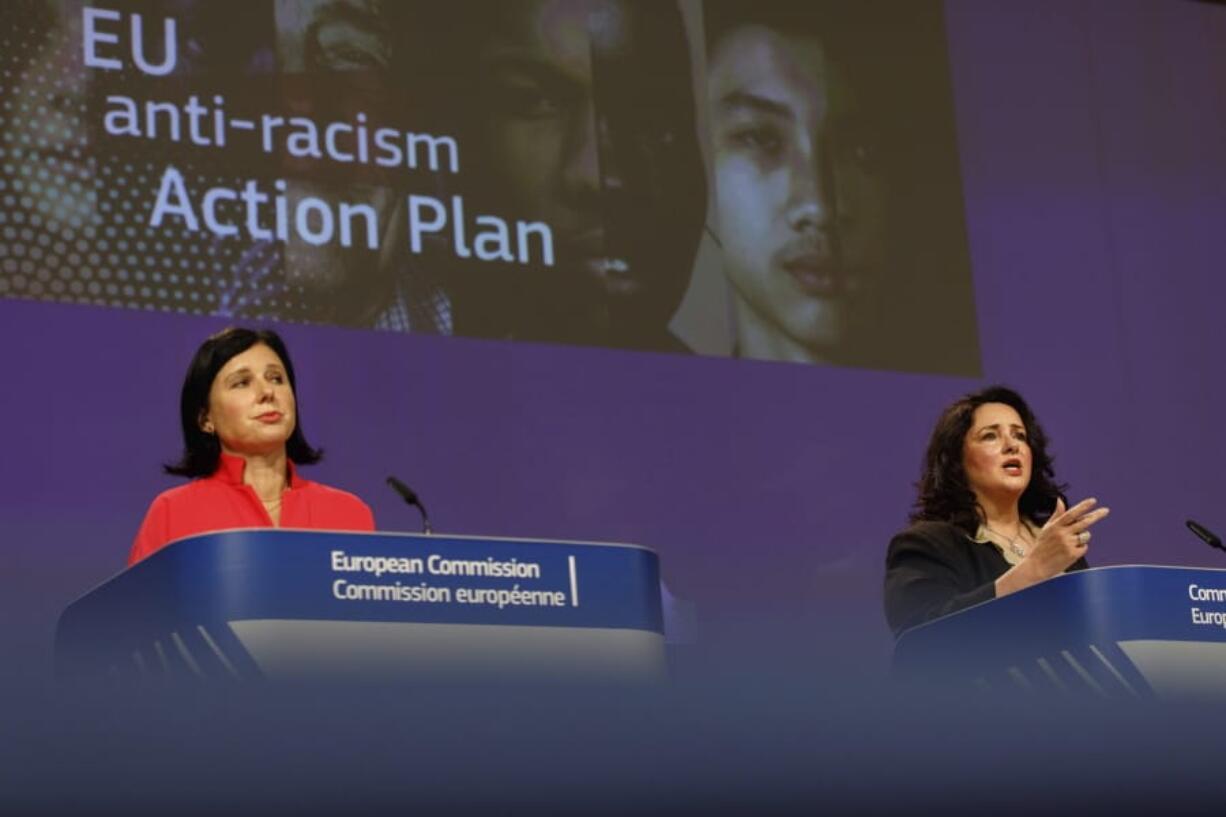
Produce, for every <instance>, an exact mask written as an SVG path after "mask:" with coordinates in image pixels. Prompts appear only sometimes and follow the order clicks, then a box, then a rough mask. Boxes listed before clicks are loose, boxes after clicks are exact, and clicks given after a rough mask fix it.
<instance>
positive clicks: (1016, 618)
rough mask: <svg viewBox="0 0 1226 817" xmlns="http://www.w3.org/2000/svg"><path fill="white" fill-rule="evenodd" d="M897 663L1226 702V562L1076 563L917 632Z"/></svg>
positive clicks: (904, 641)
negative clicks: (1224, 565)
mask: <svg viewBox="0 0 1226 817" xmlns="http://www.w3.org/2000/svg"><path fill="white" fill-rule="evenodd" d="M894 667H895V670H896V672H898V673H899V674H900V675H902V676H904V677H910V678H916V679H928V680H936V679H943V680H946V681H954V682H955V683H957V682H965V683H968V684H973V685H975V686H978V687H981V688H987V689H998V688H999V689H1006V688H1007V689H1013V690H1020V689H1025V690H1032V691H1040V690H1047V691H1059V692H1066V693H1082V692H1089V693H1091V694H1093V695H1096V696H1104V697H1108V698H1111V697H1123V698H1129V697H1136V698H1159V699H1164V700H1188V699H1202V700H1203V699H1214V700H1226V570H1211V569H1201V568H1186V567H1151V566H1138V565H1129V566H1119V567H1100V568H1094V569H1090V570H1082V571H1077V572H1073V573H1065V574H1063V575H1060V576H1056V577H1054V578H1052V579H1049V580H1047V581H1045V582H1043V583H1041V584H1038V585H1035V586H1034V587H1030V588H1028V589H1026V590H1024V591H1022V592H1020V593H1015V594H1012V595H1009V596H1005V597H1003V598H999V599H995V600H993V601H989V602H985V603H983V604H979V605H976V606H974V607H971V608H968V609H966V610H961V611H959V612H957V613H953V614H951V615H948V616H945V617H943V618H940V619H937V620H935V621H931V622H928V623H926V624H923V625H920V626H918V627H915V628H912V629H911V630H908V631H906V632H905V633H903V634H902V636H900V637H899V640H898V643H897V644H896V646H895V652H894Z"/></svg>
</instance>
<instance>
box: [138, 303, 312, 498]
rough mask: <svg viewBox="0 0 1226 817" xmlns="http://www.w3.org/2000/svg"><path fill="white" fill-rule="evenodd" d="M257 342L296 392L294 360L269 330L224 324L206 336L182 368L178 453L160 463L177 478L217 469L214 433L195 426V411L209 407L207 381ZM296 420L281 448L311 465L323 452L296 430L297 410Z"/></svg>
mask: <svg viewBox="0 0 1226 817" xmlns="http://www.w3.org/2000/svg"><path fill="white" fill-rule="evenodd" d="M258 343H262V344H264V345H265V346H267V347H269V348H270V349H272V350H273V351H274V352H276V353H277V357H279V358H281V362H282V363H284V364H285V375H286V377H287V378H289V387H290V389H291V390H292V391H293V392H294V393H295V394H297V390H298V387H297V381H296V380H295V378H294V363H293V361H291V360H290V357H289V350H288V349H286V348H285V341H283V340H281V336H280V335H278V334H277V333H276V332H274V331H272V330H271V329H246V328H243V327H230V328H229V329H224V330H222V331H221V332H218V333H217V334H215V335H212V336H211V337H209V338H207V339H206V340H205V341H204V343H202V344H200V348H199V349H197V350H196V354H195V355H194V356H193V357H192V362H191V363H190V364H189V365H188V367H187V375H186V376H185V377H184V378H183V391H182V392H181V393H180V395H179V423H180V425H181V427H182V430H183V455H182V456H181V457H180V458H179V459H178V461H176V462H172V463H167V464H166V465H164V466H162V468H163V469H164V470H165V471H166V473H168V474H175V475H176V476H181V477H206V476H208V475H209V474H212V473H213V472H214V471H216V470H217V465H218V463H219V462H220V461H221V443H220V441H218V439H217V436H216V435H214V434H206V433H205V432H204V431H203V430H202V429H201V428H200V417H201V414H202V413H203V412H205V411H207V410H208V407H209V390H210V389H211V388H212V387H213V380H214V379H215V378H216V377H217V373H218V372H220V371H221V369H222V367H223V366H225V365H226V363H227V362H229V360H230V358H232V357H234V356H236V355H239V354H241V353H243V352H245V351H247V350H248V349H250V348H251V347H252V346H255V345H256V344H258ZM297 415H298V416H297V422H296V423H295V424H294V431H293V433H292V434H291V435H290V438H289V440H287V441H286V443H285V453H286V456H288V457H289V459H290V460H291V461H292V462H294V463H295V464H296V465H313V464H315V463H317V462H319V460H320V459H322V458H323V451H322V450H319V449H316V448H312V447H311V445H310V443H308V442H307V440H306V435H305V434H304V433H303V431H302V413H301V411H299V412H297Z"/></svg>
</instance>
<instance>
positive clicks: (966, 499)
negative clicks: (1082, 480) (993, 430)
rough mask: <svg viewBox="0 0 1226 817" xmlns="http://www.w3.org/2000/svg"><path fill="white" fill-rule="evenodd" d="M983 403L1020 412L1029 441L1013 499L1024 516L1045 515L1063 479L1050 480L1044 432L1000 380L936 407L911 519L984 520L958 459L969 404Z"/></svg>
mask: <svg viewBox="0 0 1226 817" xmlns="http://www.w3.org/2000/svg"><path fill="white" fill-rule="evenodd" d="M985 403H1004V404H1005V405H1006V406H1009V407H1011V408H1012V409H1013V410H1014V411H1016V412H1017V413H1018V416H1020V417H1021V418H1022V425H1023V426H1025V427H1026V438H1027V441H1028V442H1029V444H1030V453H1031V472H1030V484H1029V485H1027V486H1026V490H1025V491H1023V492H1022V496H1021V499H1019V500H1018V510H1019V512H1020V513H1021V515H1022V517H1023V518H1024V519H1029V520H1031V521H1033V522H1041V521H1043V520H1045V519H1046V518H1047V517H1048V516H1050V515H1051V512H1052V510H1053V509H1054V508H1055V505H1056V499H1057V498H1058V497H1061V496H1062V495H1063V494H1064V492H1065V491H1066V490H1068V488H1067V486H1066V485H1062V484H1060V483H1058V482H1056V475H1055V472H1054V470H1053V469H1052V457H1051V455H1050V454H1048V453H1047V434H1046V433H1045V432H1044V431H1043V427H1042V426H1041V425H1039V421H1038V420H1037V419H1036V418H1035V416H1034V412H1033V411H1031V410H1030V406H1028V405H1027V404H1026V401H1025V400H1023V399H1022V396H1021V395H1020V394H1018V393H1017V392H1016V391H1014V390H1013V389H1010V388H1008V387H1006V386H988V387H987V388H985V389H980V390H979V391H977V392H972V393H970V394H968V395H965V396H964V397H961V398H959V399H958V400H957V401H955V402H954V403H953V404H952V405H950V406H949V407H948V408H946V409H945V411H943V412H941V417H940V419H938V420H937V424H936V428H934V429H933V430H932V438H931V439H930V440H929V441H928V451H927V453H926V454H925V455H924V468H923V473H922V474H921V476H920V480H919V482H918V483H917V484H916V488H917V489H918V496H917V497H916V500H915V509H914V511H913V513H912V514H911V521H912V522H919V521H924V520H934V521H942V522H952V523H953V524H955V525H957V526H958V527H960V528H963V529H964V530H966V531H967V532H969V533H974V532H975V531H976V530H977V529H978V528H979V524H980V523H981V522H983V521H985V520H984V518H983V509H982V508H981V507H980V506H979V502H978V500H977V499H976V498H975V492H974V491H973V490H971V486H970V482H969V481H968V480H967V477H966V468H965V467H964V466H963V463H962V452H963V446H964V445H965V441H966V434H967V432H968V431H970V428H971V420H972V418H973V417H974V414H975V409H977V408H979V407H980V406H982V405H984V404H985Z"/></svg>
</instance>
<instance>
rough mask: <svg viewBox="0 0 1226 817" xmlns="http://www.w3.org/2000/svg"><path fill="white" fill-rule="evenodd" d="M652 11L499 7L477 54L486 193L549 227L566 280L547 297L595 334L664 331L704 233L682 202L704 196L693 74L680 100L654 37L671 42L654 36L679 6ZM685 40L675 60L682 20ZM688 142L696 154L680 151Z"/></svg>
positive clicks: (552, 1) (611, 4)
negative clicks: (692, 111)
mask: <svg viewBox="0 0 1226 817" xmlns="http://www.w3.org/2000/svg"><path fill="white" fill-rule="evenodd" d="M654 6H655V4H651V5H636V4H630V3H623V2H617V1H616V0H577V1H576V0H519V2H503V3H498V4H496V6H495V8H496V10H494V11H492V12H491V13H493V14H494V15H495V16H496V17H497V20H498V25H497V26H495V27H491V33H490V34H489V35H488V37H486V39H485V41H484V43H483V44H482V46H481V48H480V53H479V57H480V62H479V65H480V75H481V76H482V77H484V78H485V79H480V78H479V80H478V81H479V82H482V83H484V84H485V86H486V87H485V90H484V92H483V94H482V96H483V97H484V98H485V99H486V100H488V102H487V103H486V106H487V110H486V112H485V113H484V119H483V120H482V125H481V127H479V128H477V130H478V134H477V137H478V139H479V140H480V141H481V143H482V144H483V146H484V152H485V154H486V167H485V168H483V171H484V175H485V176H486V179H485V181H486V185H485V188H484V190H483V193H482V195H483V197H485V198H486V199H487V200H488V199H490V198H491V197H492V198H493V201H491V203H492V204H493V206H494V207H496V208H498V209H500V210H502V211H503V215H505V216H512V217H514V218H522V219H531V220H540V221H544V222H545V223H547V224H549V225H550V227H551V228H552V230H553V233H554V240H555V247H556V257H557V264H556V266H557V274H556V275H553V276H551V277H550V278H549V279H547V280H548V282H549V283H548V287H549V291H543V292H540V293H538V296H539V298H541V299H543V300H550V301H553V302H555V303H559V304H562V306H561V307H560V308H559V309H558V314H561V315H566V316H568V317H569V319H570V320H571V321H573V324H572V326H570V327H569V329H570V330H574V331H576V332H580V333H582V332H584V331H585V330H586V331H591V332H592V333H593V335H594V336H598V335H599V333H600V332H602V331H605V332H608V333H611V334H612V335H614V336H616V335H618V334H619V333H620V334H622V335H623V336H624V335H629V334H633V333H635V332H638V331H641V330H643V329H645V328H647V327H652V328H655V329H656V330H658V331H661V332H662V331H663V327H664V326H666V325H667V322H668V319H669V317H670V316H671V315H672V313H673V312H674V311H675V310H676V307H677V305H678V303H679V302H680V299H681V295H682V294H683V293H684V290H685V286H686V283H687V281H688V277H689V270H690V266H691V265H692V260H693V253H694V248H695V246H696V244H697V239H698V232H699V230H700V229H701V219H702V212H701V210H702V208H703V206H704V205H701V204H700V205H699V206H698V207H697V208H695V207H692V206H691V205H690V204H689V202H688V201H687V200H685V197H687V196H691V195H693V194H694V191H695V190H697V195H698V197H699V198H703V197H705V193H704V192H703V189H702V185H703V181H702V176H701V166H700V165H699V164H698V157H697V143H696V140H695V137H694V134H693V122H692V119H689V120H688V128H689V131H690V132H689V133H688V134H687V133H685V132H684V131H685V129H686V127H687V114H685V113H684V112H685V111H687V110H689V108H687V106H691V105H692V97H690V96H688V94H689V86H688V79H683V80H682V82H681V85H680V88H681V90H680V92H678V91H677V90H676V88H674V85H675V84H676V83H675V82H674V80H675V76H674V77H673V79H671V80H670V79H661V78H660V77H659V76H653V74H654V73H655V68H654V66H655V65H656V64H657V63H656V62H655V60H658V59H659V57H658V56H656V55H655V53H654V52H653V51H652V49H653V42H652V41H650V40H648V37H649V36H655V37H657V38H662V37H667V36H668V35H669V33H670V29H669V27H668V23H667V19H665V22H664V23H663V24H661V25H659V26H657V27H656V28H654V29H652V34H650V35H648V34H646V33H645V32H646V31H647V27H649V26H653V25H656V24H657V23H659V22H660V20H659V19H657V17H656V15H658V14H660V13H661V12H671V11H673V9H670V8H669V7H668V6H667V5H666V4H663V3H662V4H659V6H658V7H655V8H653V7H654ZM679 19H680V18H679V17H677V20H679ZM676 39H677V42H675V43H671V44H670V52H669V54H668V58H669V59H675V58H677V55H678V54H680V55H683V56H684V55H685V53H686V51H685V49H686V43H685V40H684V37H683V36H682V31H681V29H680V26H679V24H678V26H677V33H676ZM655 50H656V51H659V50H660V49H658V48H656V49H655ZM685 59H686V60H687V61H686V62H685V63H684V64H685V65H686V68H687V70H688V58H685ZM673 73H674V74H675V73H676V72H673ZM670 76H672V75H670ZM682 94H684V95H682ZM635 100H637V106H636V105H635V104H634V101H635ZM687 139H688V142H687V141H686V140H687ZM687 144H688V145H692V147H693V150H692V154H693V155H692V156H681V155H679V154H680V153H682V152H683V151H684V150H685V147H684V146H685V145H687ZM688 210H694V211H695V214H696V220H695V221H694V223H693V224H692V225H687V223H686V218H687V215H686V213H687V211H688ZM525 317H529V316H525ZM570 339H573V338H570Z"/></svg>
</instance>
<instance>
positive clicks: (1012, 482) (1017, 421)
mask: <svg viewBox="0 0 1226 817" xmlns="http://www.w3.org/2000/svg"><path fill="white" fill-rule="evenodd" d="M962 465H963V467H964V468H965V469H966V478H967V481H968V482H969V483H970V486H971V490H972V491H974V492H975V496H977V497H979V498H980V499H983V498H985V497H993V498H1003V499H1009V498H1012V499H1013V500H1015V501H1016V499H1017V498H1018V497H1020V496H1021V495H1022V492H1024V491H1025V490H1026V486H1027V485H1029V484H1030V468H1031V453H1030V442H1029V440H1028V439H1027V436H1026V427H1025V425H1023V424H1022V418H1021V417H1020V416H1019V415H1018V413H1017V411H1015V410H1014V409H1013V407H1012V406H1007V405H1005V404H1004V403H984V404H983V405H982V406H980V407H979V408H977V409H975V413H974V414H973V415H972V416H971V427H970V430H968V431H967V432H966V439H965V440H964V441H963V443H962Z"/></svg>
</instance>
